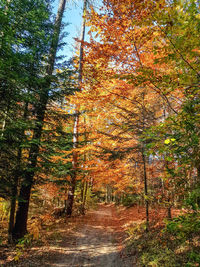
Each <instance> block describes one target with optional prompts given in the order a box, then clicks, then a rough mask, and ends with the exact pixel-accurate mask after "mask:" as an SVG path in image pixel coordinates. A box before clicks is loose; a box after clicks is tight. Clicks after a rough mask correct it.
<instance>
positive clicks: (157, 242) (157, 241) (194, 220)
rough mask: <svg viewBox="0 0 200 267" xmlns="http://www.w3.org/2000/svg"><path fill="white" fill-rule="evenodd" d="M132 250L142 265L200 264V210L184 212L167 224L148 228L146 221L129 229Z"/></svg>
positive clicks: (130, 248)
mask: <svg viewBox="0 0 200 267" xmlns="http://www.w3.org/2000/svg"><path fill="white" fill-rule="evenodd" d="M128 234H129V241H128V244H127V250H128V253H129V254H134V255H136V256H137V259H138V263H139V264H140V266H145V267H146V266H153V267H179V266H185V267H193V266H200V213H197V212H194V213H191V214H186V215H181V216H178V217H176V218H173V219H172V220H169V221H167V220H166V221H165V225H164V226H161V225H160V226H159V227H153V226H152V225H151V230H150V231H149V232H146V231H145V224H144V223H140V224H132V225H131V226H130V227H129V229H128Z"/></svg>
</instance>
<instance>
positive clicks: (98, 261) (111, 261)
mask: <svg viewBox="0 0 200 267" xmlns="http://www.w3.org/2000/svg"><path fill="white" fill-rule="evenodd" d="M130 211H131V210H127V211H126V210H124V212H125V213H121V211H119V209H118V208H117V207H116V206H115V205H113V204H110V205H104V204H99V205H98V207H97V209H96V210H90V211H87V214H86V215H84V216H78V217H72V218H69V219H67V221H66V223H58V224H56V225H55V226H54V227H53V229H52V230H51V229H49V230H44V231H45V233H46V234H48V235H47V236H46V240H47V242H46V244H45V243H42V244H41V245H39V246H37V245H36V246H33V247H31V248H30V249H29V250H27V251H24V252H23V257H20V261H19V262H14V261H13V260H11V259H12V258H13V256H12V255H13V253H12V254H11V253H9V250H8V251H7V253H6V254H7V255H10V256H9V257H7V260H6V262H5V261H4V264H3V266H9V267H10V266H12V267H13V266H18V267H38V266H41V267H47V266H49V267H51V266H52V267H94V266H95V267H134V266H137V264H136V258H135V256H134V255H132V256H131V257H130V256H127V255H126V252H125V250H124V246H123V240H124V239H125V236H126V234H125V229H124V225H126V224H127V223H128V222H129V221H130V217H132V218H134V217H135V219H137V220H138V219H139V217H140V216H141V214H140V215H139V214H137V212H136V208H133V211H132V212H133V215H132V214H130ZM142 214H143V213H142ZM138 216H139V217H138ZM142 216H143V215H142ZM128 217H129V218H128ZM43 242H44V241H43ZM9 258H10V260H9ZM0 263H1V261H0ZM2 263H3V262H2Z"/></svg>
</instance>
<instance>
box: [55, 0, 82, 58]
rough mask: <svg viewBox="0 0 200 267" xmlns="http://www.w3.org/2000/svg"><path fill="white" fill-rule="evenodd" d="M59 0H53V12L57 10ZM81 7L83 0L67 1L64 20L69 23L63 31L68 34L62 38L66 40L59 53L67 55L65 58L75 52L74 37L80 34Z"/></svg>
mask: <svg viewBox="0 0 200 267" xmlns="http://www.w3.org/2000/svg"><path fill="white" fill-rule="evenodd" d="M58 2H59V0H55V2H54V14H56V12H57V8H58ZM82 9H83V1H80V0H79V1H69V2H68V3H67V6H66V9H65V15H64V20H63V21H64V22H66V23H69V25H68V26H67V27H66V28H65V31H66V32H67V33H68V36H67V37H66V38H65V39H64V41H65V42H67V45H65V47H64V49H63V51H61V52H60V53H59V54H61V55H65V56H67V59H69V58H70V57H72V55H73V54H74V53H75V51H74V48H73V46H74V44H75V41H74V39H73V38H74V37H79V36H80V30H81V23H82Z"/></svg>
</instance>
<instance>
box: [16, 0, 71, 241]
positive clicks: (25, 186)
mask: <svg viewBox="0 0 200 267" xmlns="http://www.w3.org/2000/svg"><path fill="white" fill-rule="evenodd" d="M65 4H66V0H60V3H59V8H58V13H57V16H56V20H55V28H54V32H53V36H52V44H51V48H50V52H49V59H48V64H47V69H46V83H45V84H44V87H43V88H41V91H40V99H39V103H38V106H37V107H36V112H37V116H36V126H35V129H34V132H33V139H32V140H34V141H35V140H37V143H35V142H32V144H31V147H30V151H29V158H28V162H29V164H28V165H27V168H26V170H25V173H24V177H23V181H22V185H21V189H20V194H19V203H18V210H17V214H16V222H15V226H14V229H13V232H12V238H13V240H18V239H20V238H22V237H23V236H24V235H25V234H26V233H27V219H28V209H29V201H30V195H31V188H32V185H33V178H34V175H35V168H36V166H37V158H38V155H39V146H40V144H39V143H40V139H41V135H42V127H43V122H44V117H45V111H46V106H47V102H48V98H49V88H50V84H51V77H50V76H51V75H52V73H53V69H54V64H55V57H56V52H57V47H58V41H59V35H60V29H61V21H62V17H63V13H64V9H65Z"/></svg>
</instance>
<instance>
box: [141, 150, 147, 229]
mask: <svg viewBox="0 0 200 267" xmlns="http://www.w3.org/2000/svg"><path fill="white" fill-rule="evenodd" d="M142 160H143V175H144V196H145V209H146V231H147V232H148V230H149V200H148V184H147V170H146V158H145V155H144V150H143V149H142Z"/></svg>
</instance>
